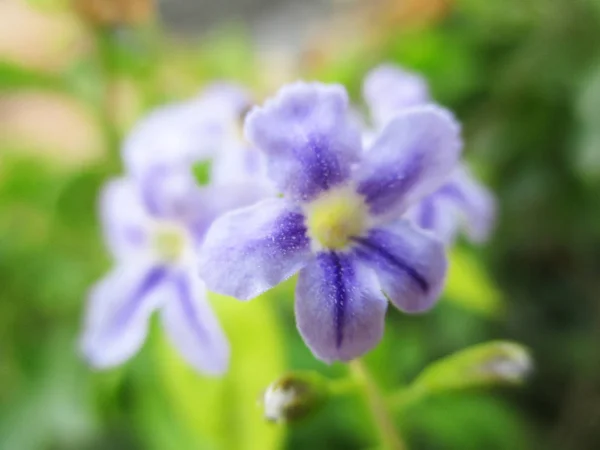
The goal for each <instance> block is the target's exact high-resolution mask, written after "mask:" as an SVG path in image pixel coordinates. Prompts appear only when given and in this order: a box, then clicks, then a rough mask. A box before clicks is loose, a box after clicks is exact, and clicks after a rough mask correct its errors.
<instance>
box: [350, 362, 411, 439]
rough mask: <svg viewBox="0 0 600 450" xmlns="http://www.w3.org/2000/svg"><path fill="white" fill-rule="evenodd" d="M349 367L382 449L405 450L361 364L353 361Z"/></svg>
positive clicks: (368, 375) (378, 392) (384, 406)
mask: <svg viewBox="0 0 600 450" xmlns="http://www.w3.org/2000/svg"><path fill="white" fill-rule="evenodd" d="M349 367H350V371H351V373H352V375H353V376H354V378H355V379H356V383H357V384H358V385H359V386H360V387H361V388H362V389H363V391H364V394H365V397H366V401H367V404H368V406H369V410H370V411H371V415H372V417H373V422H374V423H375V426H376V427H377V432H378V434H379V437H380V439H381V443H382V445H383V448H384V449H386V450H406V449H407V446H406V444H405V443H404V442H403V441H402V438H401V437H400V435H399V434H398V431H397V430H396V427H395V426H394V422H393V421H392V418H391V417H390V414H389V412H388V410H387V406H386V404H385V401H384V399H383V397H382V395H381V392H380V391H379V388H378V387H377V384H376V383H375V381H373V379H372V378H371V375H370V374H369V372H368V370H367V368H366V367H365V365H364V364H363V362H362V361H361V360H360V359H355V360H354V361H351V362H350V364H349Z"/></svg>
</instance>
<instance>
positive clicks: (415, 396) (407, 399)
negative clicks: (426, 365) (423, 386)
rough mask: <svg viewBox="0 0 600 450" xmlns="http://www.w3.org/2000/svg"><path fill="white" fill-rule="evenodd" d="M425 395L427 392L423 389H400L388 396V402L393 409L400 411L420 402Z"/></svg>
mask: <svg viewBox="0 0 600 450" xmlns="http://www.w3.org/2000/svg"><path fill="white" fill-rule="evenodd" d="M424 395H425V392H423V391H422V390H417V389H413V388H405V389H400V390H397V391H395V392H392V393H391V394H390V395H389V396H388V398H387V400H386V403H387V405H388V407H389V408H390V409H391V410H393V411H398V410H400V409H404V408H407V407H409V406H410V405H412V404H413V403H416V402H418V401H419V400H421V399H422V398H423V396H424Z"/></svg>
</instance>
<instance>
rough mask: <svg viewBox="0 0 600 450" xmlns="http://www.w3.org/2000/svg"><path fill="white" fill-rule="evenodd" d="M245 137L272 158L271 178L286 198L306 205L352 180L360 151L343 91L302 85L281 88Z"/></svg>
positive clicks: (251, 120) (252, 116)
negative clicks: (354, 164) (321, 193)
mask: <svg viewBox="0 0 600 450" xmlns="http://www.w3.org/2000/svg"><path fill="white" fill-rule="evenodd" d="M245 132H246V136H247V137H248V139H249V140H250V142H252V143H253V144H254V145H256V146H257V147H258V148H259V149H261V150H262V151H264V152H265V153H266V154H267V167H268V173H269V176H270V177H271V179H272V180H273V181H274V182H275V184H276V185H277V187H278V188H279V189H280V190H281V191H282V192H283V193H284V194H286V195H287V196H289V197H290V198H291V199H293V200H297V201H307V200H311V199H313V198H314V197H316V196H317V195H318V194H319V193H320V192H322V191H323V190H327V189H329V188H331V187H333V186H336V185H338V184H340V183H342V182H344V181H345V180H346V179H348V177H349V175H350V166H351V163H352V162H354V161H356V160H357V158H358V155H359V153H360V151H361V137H360V130H359V128H358V127H357V126H356V123H355V121H354V120H352V118H351V115H350V111H349V106H348V95H347V94H346V91H345V90H344V88H342V87H341V86H337V85H334V86H326V85H323V84H320V83H303V82H298V83H295V84H291V85H288V86H286V87H284V88H282V89H281V90H280V91H279V93H278V95H277V96H276V97H275V98H274V99H272V100H269V101H267V102H266V104H265V106H263V107H261V108H254V109H253V110H252V111H251V112H250V113H249V115H248V117H247V119H246V127H245Z"/></svg>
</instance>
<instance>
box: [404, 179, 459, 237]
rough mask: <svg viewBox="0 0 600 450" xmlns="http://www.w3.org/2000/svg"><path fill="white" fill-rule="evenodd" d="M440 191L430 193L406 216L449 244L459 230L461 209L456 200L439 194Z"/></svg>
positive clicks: (419, 226)
mask: <svg viewBox="0 0 600 450" xmlns="http://www.w3.org/2000/svg"><path fill="white" fill-rule="evenodd" d="M439 192H440V191H439V190H438V191H436V192H435V193H433V194H431V195H428V196H427V197H425V198H424V199H423V200H421V201H420V202H419V203H417V204H416V205H415V206H413V207H412V208H410V209H409V210H408V212H407V213H406V218H407V219H409V220H410V221H411V222H412V223H414V224H415V225H416V226H417V227H418V228H420V229H422V230H426V231H430V232H431V233H433V235H434V236H436V237H437V238H439V239H440V240H441V241H442V242H444V243H445V244H446V245H449V244H451V243H452V242H453V241H454V239H455V237H456V233H457V232H458V225H459V216H460V211H459V210H458V208H457V206H456V204H455V203H454V202H452V201H451V200H449V199H447V198H445V197H444V196H441V195H439V194H438V193H439Z"/></svg>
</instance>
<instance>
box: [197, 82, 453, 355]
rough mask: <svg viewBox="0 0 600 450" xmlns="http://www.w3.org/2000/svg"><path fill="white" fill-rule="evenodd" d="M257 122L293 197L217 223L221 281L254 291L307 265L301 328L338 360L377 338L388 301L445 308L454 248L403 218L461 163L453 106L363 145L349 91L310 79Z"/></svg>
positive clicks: (277, 176)
mask: <svg viewBox="0 0 600 450" xmlns="http://www.w3.org/2000/svg"><path fill="white" fill-rule="evenodd" d="M245 131H246V135H247V136H248V138H249V140H250V141H251V142H253V143H254V144H255V145H256V146H257V148H259V149H261V150H262V151H264V153H265V154H266V156H267V168H268V173H269V176H270V177H271V179H272V180H273V181H274V183H275V184H276V186H277V187H278V188H279V190H280V191H281V192H283V193H284V196H283V198H272V199H268V200H264V201H262V202H260V203H258V204H256V205H254V206H251V207H247V208H243V209H240V210H238V211H233V212H230V213H227V214H225V215H223V216H221V217H220V218H219V219H217V220H216V221H215V222H214V223H213V225H212V226H211V228H210V229H209V231H208V233H207V235H206V239H205V241H204V244H203V246H202V250H201V252H200V272H201V274H202V277H203V279H204V280H205V282H206V284H207V286H208V288H209V289H211V290H214V291H216V292H220V293H222V294H226V295H231V296H234V297H237V298H239V299H242V300H247V299H251V298H253V297H255V296H257V295H259V294H261V293H262V292H264V291H266V290H268V289H270V288H272V287H273V286H275V285H276V284H278V283H280V282H282V281H283V280H285V279H287V278H289V277H291V276H292V275H293V274H295V273H296V272H298V271H299V272H300V273H299V278H298V283H297V286H296V319H297V325H298V328H299V330H300V333H301V334H302V336H303V338H304V340H305V341H306V343H307V345H308V346H309V347H310V348H311V350H312V351H313V353H314V354H315V355H316V356H317V357H318V358H320V359H322V360H324V361H327V362H330V361H334V360H343V361H347V360H351V359H353V358H356V357H358V356H360V355H361V354H363V353H365V352H367V351H368V350H370V349H371V348H372V347H374V346H375V345H376V344H377V342H378V341H379V340H380V339H381V336H382V333H383V328H384V317H385V311H386V308H387V299H389V300H390V301H391V302H392V303H393V304H394V305H395V306H397V307H398V308H400V309H401V310H403V311H406V312H411V313H415V312H421V311H425V310H427V309H429V308H431V307H432V306H433V304H434V303H435V301H436V300H437V298H438V296H439V294H440V291H441V289H442V286H443V281H444V276H445V272H446V258H445V251H444V247H443V245H442V244H441V242H440V241H438V240H437V239H436V238H433V237H431V236H430V235H429V234H427V233H423V232H421V231H419V230H418V229H416V228H413V227H412V226H411V225H410V224H409V223H408V222H404V221H398V218H399V217H400V216H401V215H402V214H403V213H404V212H406V210H407V209H408V208H409V207H410V206H411V205H413V204H415V202H418V201H419V200H420V199H421V198H423V197H424V196H426V195H428V194H429V193H431V192H433V191H434V190H436V189H437V188H438V187H439V186H441V184H442V183H443V182H444V181H445V180H446V179H447V177H448V176H449V175H450V174H451V172H452V171H453V169H454V167H455V165H456V162H457V159H458V158H459V154H460V149H461V140H460V136H459V134H460V131H459V126H458V125H457V124H456V122H455V121H454V120H453V118H452V116H451V115H450V114H449V113H448V112H446V111H445V110H443V109H441V108H438V107H434V106H426V107H419V108H415V109H411V110H406V111H405V112H403V113H401V114H399V115H398V116H397V117H396V118H395V119H394V120H392V121H390V123H389V124H388V125H387V126H386V127H385V128H384V129H383V130H382V132H381V133H380V135H379V136H378V138H377V139H376V141H375V142H374V143H373V145H372V147H371V148H370V149H369V151H367V152H363V150H362V144H361V134H360V129H359V128H358V127H357V126H356V125H355V121H354V120H352V119H351V117H350V114H349V106H348V98H347V95H346V92H345V90H344V89H343V88H342V87H341V86H337V85H333V86H327V85H322V84H319V83H311V84H306V83H301V82H299V83H296V84H292V85H290V86H287V87H284V88H283V89H282V90H281V91H280V92H279V94H278V95H277V96H276V97H275V98H274V99H272V100H269V101H267V103H266V104H265V106H264V107H262V108H255V109H254V110H253V111H252V112H251V113H250V114H249V116H248V118H247V120H246V130H245ZM386 297H387V299H386Z"/></svg>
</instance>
